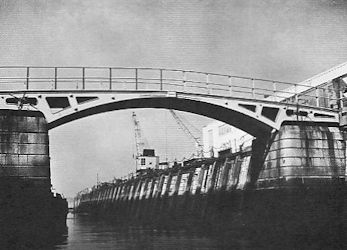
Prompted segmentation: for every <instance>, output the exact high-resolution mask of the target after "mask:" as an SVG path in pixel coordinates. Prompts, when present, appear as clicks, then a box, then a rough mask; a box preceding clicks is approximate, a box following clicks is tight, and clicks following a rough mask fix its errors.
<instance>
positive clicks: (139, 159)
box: [132, 112, 159, 173]
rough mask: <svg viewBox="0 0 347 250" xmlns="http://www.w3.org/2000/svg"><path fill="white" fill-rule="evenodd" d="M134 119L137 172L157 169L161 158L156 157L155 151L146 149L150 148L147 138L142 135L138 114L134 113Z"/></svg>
mask: <svg viewBox="0 0 347 250" xmlns="http://www.w3.org/2000/svg"><path fill="white" fill-rule="evenodd" d="M132 119H133V124H134V132H135V147H136V156H135V161H136V172H137V173H138V172H141V171H144V170H146V169H150V168H152V169H156V168H158V165H159V157H158V156H155V152H154V149H148V148H145V147H147V146H148V143H147V141H146V138H145V137H144V136H143V134H142V130H141V126H140V122H139V120H138V119H137V117H136V113H135V112H133V113H132Z"/></svg>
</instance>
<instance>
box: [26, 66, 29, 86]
mask: <svg viewBox="0 0 347 250" xmlns="http://www.w3.org/2000/svg"><path fill="white" fill-rule="evenodd" d="M29 78H30V68H29V67H27V79H26V80H27V81H26V89H29Z"/></svg>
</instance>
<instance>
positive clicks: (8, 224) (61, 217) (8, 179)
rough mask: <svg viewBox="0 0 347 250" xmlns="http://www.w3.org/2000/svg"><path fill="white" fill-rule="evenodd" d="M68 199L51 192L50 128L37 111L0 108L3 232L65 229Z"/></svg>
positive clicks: (0, 217)
mask: <svg viewBox="0 0 347 250" xmlns="http://www.w3.org/2000/svg"><path fill="white" fill-rule="evenodd" d="M66 214H67V202H66V200H65V199H62V198H61V196H60V195H56V196H54V195H53V193H52V192H51V179H50V161H49V144H48V129H47V122H46V119H45V117H44V116H43V114H42V113H41V112H38V111H21V110H0V224H1V225H0V234H1V235H6V236H5V237H4V238H6V239H7V238H9V239H10V238H11V237H14V236H13V235H16V234H15V233H17V232H23V233H27V232H29V233H30V232H37V231H38V230H40V229H42V228H45V230H46V229H49V230H48V231H47V232H46V231H45V232H44V233H54V232H57V231H60V230H63V229H64V228H65V220H66Z"/></svg>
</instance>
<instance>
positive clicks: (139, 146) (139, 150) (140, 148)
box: [132, 112, 145, 157]
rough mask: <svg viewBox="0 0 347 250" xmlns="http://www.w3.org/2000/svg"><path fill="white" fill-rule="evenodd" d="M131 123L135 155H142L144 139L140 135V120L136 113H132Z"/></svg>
mask: <svg viewBox="0 0 347 250" xmlns="http://www.w3.org/2000/svg"><path fill="white" fill-rule="evenodd" d="M132 118H133V123H134V131H135V146H136V157H139V156H141V155H142V152H143V149H144V147H145V139H144V137H143V136H142V130H141V127H140V122H139V120H138V119H137V117H136V113H135V112H133V114H132Z"/></svg>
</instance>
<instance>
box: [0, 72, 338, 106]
mask: <svg viewBox="0 0 347 250" xmlns="http://www.w3.org/2000/svg"><path fill="white" fill-rule="evenodd" d="M65 71H69V72H65ZM96 72H98V73H99V74H97V73H96ZM100 73H101V75H100ZM42 84H44V85H42ZM95 84H98V85H97V86H94V85H95ZM105 84H107V86H104V85H105ZM116 84H117V88H115V85H116ZM120 84H121V85H122V86H118V85H120ZM154 85H155V88H153V86H154ZM172 87H174V89H172ZM93 88H94V89H95V90H100V89H104V90H148V88H150V89H151V90H170V91H178V92H189V93H203V94H211V95H220V96H234V95H235V94H241V95H242V97H247V98H253V99H267V100H271V101H277V102H295V103H298V101H300V100H301V101H307V102H309V103H310V105H312V106H318V107H322V106H323V107H327V106H328V107H329V105H330V103H331V102H332V101H334V103H335V104H336V103H338V102H340V101H341V100H340V99H341V95H339V94H338V93H333V92H332V91H331V89H329V88H328V87H327V86H325V85H324V86H322V85H320V86H312V85H311V84H310V83H309V82H308V83H307V82H304V83H291V82H284V81H274V80H268V79H262V78H254V77H246V76H237V75H227V74H218V73H210V72H201V71H193V70H181V69H165V68H151V67H137V68H134V67H103V66H101V67H88V66H87V67H78V66H64V67H53V66H32V67H27V66H0V91H9V92H10V91H13V90H14V89H15V90H23V91H25V90H27V91H28V90H54V91H59V90H69V89H71V90H76V89H78V90H92V89H93ZM201 91H204V92H201ZM238 97H240V96H238ZM330 108H331V107H330Z"/></svg>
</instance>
